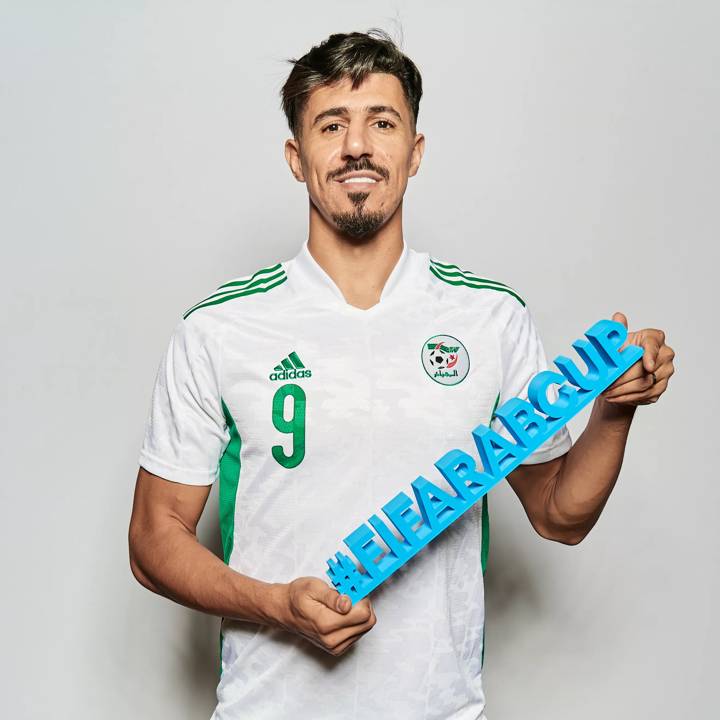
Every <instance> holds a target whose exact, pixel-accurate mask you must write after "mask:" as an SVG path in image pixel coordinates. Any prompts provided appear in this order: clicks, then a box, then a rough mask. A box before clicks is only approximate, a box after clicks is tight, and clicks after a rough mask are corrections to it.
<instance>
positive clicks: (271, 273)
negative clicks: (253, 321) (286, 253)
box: [183, 263, 287, 319]
mask: <svg viewBox="0 0 720 720" xmlns="http://www.w3.org/2000/svg"><path fill="white" fill-rule="evenodd" d="M286 280H287V275H286V273H285V270H284V269H283V268H282V265H281V264H280V263H278V264H277V265H273V266H271V267H267V268H263V269H262V270H258V271H257V272H255V273H253V274H252V275H251V276H249V277H247V278H242V279H240V280H233V281H232V282H228V283H225V284H224V285H221V286H220V287H219V288H218V289H217V291H216V292H214V293H212V294H211V295H208V296H207V297H206V298H205V299H203V300H201V301H200V302H199V303H196V304H195V305H193V306H192V307H191V308H190V309H189V310H187V311H186V312H185V313H184V314H183V319H187V318H188V317H190V315H192V313H194V312H195V311H196V310H199V309H200V308H204V307H210V306H212V305H221V304H222V303H224V302H227V301H228V300H234V299H235V298H239V297H245V296H246V295H255V294H256V293H264V292H267V291H268V290H272V289H273V288H275V287H277V286H278V285H282V284H283V283H284V282H285V281H286Z"/></svg>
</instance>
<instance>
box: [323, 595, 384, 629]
mask: <svg viewBox="0 0 720 720" xmlns="http://www.w3.org/2000/svg"><path fill="white" fill-rule="evenodd" d="M374 614H375V613H374V610H373V609H372V606H371V605H370V600H369V598H363V599H362V600H360V602H357V603H355V605H354V606H353V607H352V609H351V610H350V611H349V612H347V613H344V614H342V613H336V612H333V611H332V610H331V609H329V608H320V610H319V612H318V613H317V615H316V616H315V617H314V618H313V621H314V625H315V629H316V630H317V632H318V633H320V634H321V635H330V634H332V633H333V632H337V631H338V630H342V629H346V628H357V627H359V626H362V625H365V624H366V623H367V622H369V621H370V620H371V618H372V617H374Z"/></svg>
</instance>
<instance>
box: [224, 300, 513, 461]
mask: <svg viewBox="0 0 720 720" xmlns="http://www.w3.org/2000/svg"><path fill="white" fill-rule="evenodd" d="M501 380H502V377H501V368H500V365H499V350H498V344H497V337H496V334H495V332H494V330H493V327H492V325H491V323H490V322H489V320H488V319H487V318H484V317H475V316H473V317H471V316H470V315H469V313H468V312H467V311H464V310H463V309H462V308H457V307H455V308H447V307H442V306H439V307H438V306H434V305H433V304H432V303H431V302H430V301H428V302H415V303H412V304H408V305H404V306H398V307H397V308H396V309H394V310H393V311H392V312H390V311H384V312H382V313H373V312H358V313H337V312H332V311H330V310H324V309H322V308H317V307H314V308H305V309H303V308H293V309H292V310H290V309H288V310H286V311H284V312H282V311H279V312H278V313H276V314H275V315H274V316H272V317H269V316H268V317H266V318H263V319H260V320H258V319H253V320H252V322H250V321H242V320H240V321H238V323H237V326H236V327H233V328H231V329H230V331H228V332H227V333H226V337H225V340H224V343H223V366H222V382H221V384H222V393H223V400H224V401H225V403H226V405H227V406H228V407H229V408H230V411H231V413H232V415H233V418H234V421H235V423H236V425H237V428H238V431H239V433H240V435H241V437H242V439H243V452H244V453H245V455H246V456H247V457H248V458H253V457H255V458H256V459H257V460H262V459H268V460H269V461H270V462H271V464H272V465H273V466H275V467H276V468H277V467H278V466H279V468H278V469H280V468H285V469H292V468H294V467H298V466H299V465H300V464H305V467H307V466H308V464H310V465H314V466H325V467H327V466H330V465H332V466H334V467H337V465H338V463H342V462H346V463H347V462H350V463H352V462H356V463H363V462H366V461H368V459H369V458H376V459H377V458H379V457H383V458H390V457H392V458H394V459H395V461H396V462H398V463H399V464H401V465H404V466H406V465H407V464H408V463H410V462H412V461H419V460H421V459H424V460H427V459H428V458H430V457H439V456H440V455H441V454H442V453H443V452H444V451H445V450H447V449H448V448H449V447H465V448H467V447H469V445H468V443H471V439H470V430H471V429H472V428H473V427H475V426H476V425H478V424H480V423H487V421H488V420H489V417H490V413H491V412H492V408H493V406H494V403H495V400H496V398H497V394H498V391H499V388H500V385H501ZM273 461H274V462H273Z"/></svg>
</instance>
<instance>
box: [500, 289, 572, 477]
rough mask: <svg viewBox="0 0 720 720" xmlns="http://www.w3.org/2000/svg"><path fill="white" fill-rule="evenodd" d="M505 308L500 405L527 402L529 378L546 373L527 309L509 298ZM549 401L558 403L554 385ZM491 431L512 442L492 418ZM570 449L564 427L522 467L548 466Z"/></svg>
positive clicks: (567, 432) (530, 456)
mask: <svg viewBox="0 0 720 720" xmlns="http://www.w3.org/2000/svg"><path fill="white" fill-rule="evenodd" d="M505 305H506V307H505V312H504V313H503V314H502V316H501V317H502V320H501V337H500V347H501V362H502V373H503V381H502V388H501V391H500V404H502V403H504V402H506V401H507V400H510V399H511V398H514V397H518V398H521V399H523V400H527V391H528V386H529V385H530V381H531V380H532V378H533V377H534V376H535V375H537V373H539V372H541V371H542V370H547V369H549V366H548V362H547V358H546V355H545V349H544V347H543V344H542V341H541V340H540V335H539V334H538V331H537V328H536V327H535V323H534V322H533V318H532V315H531V314H530V311H529V310H528V308H527V306H526V305H521V304H520V303H519V302H517V301H516V300H515V299H514V298H512V297H510V298H507V299H506V301H505ZM548 397H549V398H550V399H552V400H555V399H557V397H558V396H557V388H556V387H555V386H554V385H551V386H550V389H549V390H548ZM491 427H492V429H493V430H494V431H495V432H497V433H498V434H499V435H501V436H502V437H504V438H506V439H507V440H511V441H513V442H514V440H513V438H512V436H511V435H510V433H509V432H508V431H507V429H506V428H505V426H504V425H503V424H502V423H501V422H500V419H499V418H495V420H494V421H493V422H492V424H491ZM571 447H572V439H571V437H570V432H569V430H568V428H567V426H566V425H564V426H563V427H562V428H560V430H558V431H557V432H556V433H555V434H554V435H553V436H552V437H550V438H548V439H547V440H546V441H545V442H544V443H543V444H542V445H541V446H540V447H539V448H538V449H537V450H536V451H535V452H533V453H532V454H531V455H529V456H528V457H527V458H526V459H525V460H524V461H523V463H522V464H524V465H529V464H536V463H541V462H547V461H548V460H552V459H553V458H556V457H559V456H560V455H563V454H565V453H566V452H567V451H568V450H569V449H570V448H571Z"/></svg>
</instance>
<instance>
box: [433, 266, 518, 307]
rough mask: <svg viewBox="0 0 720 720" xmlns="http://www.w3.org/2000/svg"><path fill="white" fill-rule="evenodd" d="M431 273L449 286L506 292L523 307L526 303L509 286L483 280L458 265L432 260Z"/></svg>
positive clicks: (495, 281)
mask: <svg viewBox="0 0 720 720" xmlns="http://www.w3.org/2000/svg"><path fill="white" fill-rule="evenodd" d="M429 269H430V272H431V273H432V274H433V275H434V276H435V277H436V278H438V279H439V280H442V281H443V282H444V283H447V284H448V285H456V286H463V287H469V288H474V289H476V290H495V291H497V292H505V293H508V294H509V295H512V296H513V297H514V298H515V299H516V300H517V301H518V302H519V303H520V304H521V305H522V306H523V307H525V301H524V300H523V299H522V298H521V297H520V295H518V294H517V293H516V292H515V291H514V290H513V289H512V288H511V287H510V286H509V285H505V283H501V282H499V281H497V280H491V279H490V278H482V277H479V276H477V275H475V274H474V273H472V272H470V271H469V270H462V269H461V268H459V267H458V266H457V265H451V264H450V263H441V262H438V261H437V260H433V259H432V258H431V259H430V266H429Z"/></svg>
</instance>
